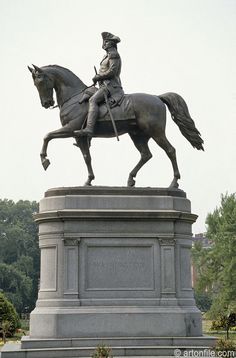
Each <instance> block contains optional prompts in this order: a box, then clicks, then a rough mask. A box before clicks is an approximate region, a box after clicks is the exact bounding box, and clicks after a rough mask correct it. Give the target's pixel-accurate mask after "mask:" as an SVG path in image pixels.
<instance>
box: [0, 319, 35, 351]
mask: <svg viewBox="0 0 236 358" xmlns="http://www.w3.org/2000/svg"><path fill="white" fill-rule="evenodd" d="M20 324H21V328H20V329H18V330H17V331H16V333H15V334H14V336H13V337H11V338H8V339H7V342H12V343H16V342H20V340H21V337H22V336H25V335H27V334H28V333H29V332H28V331H29V321H28V320H21V321H20ZM3 345H4V343H3V340H2V338H0V350H1V348H2V346H3Z"/></svg>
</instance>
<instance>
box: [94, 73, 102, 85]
mask: <svg viewBox="0 0 236 358" xmlns="http://www.w3.org/2000/svg"><path fill="white" fill-rule="evenodd" d="M99 81H101V76H100V75H96V76H94V77H93V83H94V84H95V85H96V83H97V82H99Z"/></svg>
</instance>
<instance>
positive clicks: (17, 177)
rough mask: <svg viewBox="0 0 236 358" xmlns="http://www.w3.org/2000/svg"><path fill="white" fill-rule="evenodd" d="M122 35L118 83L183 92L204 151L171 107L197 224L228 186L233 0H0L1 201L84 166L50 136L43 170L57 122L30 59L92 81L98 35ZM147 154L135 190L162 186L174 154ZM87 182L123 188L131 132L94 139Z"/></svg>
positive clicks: (235, 164)
mask: <svg viewBox="0 0 236 358" xmlns="http://www.w3.org/2000/svg"><path fill="white" fill-rule="evenodd" d="M103 31H109V32H111V33H113V34H115V35H117V36H119V37H120V38H121V42H120V43H119V45H118V50H119V53H120V56H121V58H122V72H121V80H122V84H123V88H124V90H125V92H126V93H134V92H144V93H150V94H154V95H160V94H163V93H165V92H176V93H178V94H180V95H181V96H182V97H183V98H184V99H185V101H186V103H187V105H188V107H189V111H190V114H191V116H192V118H193V119H194V121H195V124H196V127H197V128H198V130H199V131H200V132H201V135H202V138H203V139H204V146H205V151H204V152H202V151H197V150H196V149H194V148H192V146H191V145H190V143H189V142H187V140H186V139H185V138H184V137H183V136H182V134H181V133H180V131H179V129H178V127H177V126H176V125H175V123H174V122H173V121H172V119H171V117H170V115H169V112H168V116H167V127H166V135H167V138H168V140H169V141H170V142H171V143H172V145H173V146H174V147H175V148H176V151H177V160H178V164H179V169H180V172H181V180H180V189H182V190H184V191H185V192H186V193H187V197H188V198H189V199H190V200H191V204H192V212H193V213H195V214H197V215H198V216H199V218H198V220H197V222H196V223H195V224H194V225H193V232H194V233H199V232H204V231H205V230H206V226H205V219H206V216H207V214H208V213H209V212H213V210H214V209H215V208H216V206H219V205H220V198H221V194H226V193H229V194H231V193H234V192H235V191H236V185H235V183H236V148H235V137H236V66H235V64H236V1H235V0H165V1H163V0H119V2H112V1H107V0H103V1H100V2H98V1H95V0H89V1H84V0H67V1H65V0H40V1H36V0H18V1H17V0H0V47H1V56H0V64H1V77H0V78H1V81H0V103H1V110H0V120H1V142H0V148H1V175H0V198H1V199H4V198H8V199H13V200H15V201H17V200H20V199H24V200H26V199H27V200H37V201H38V200H40V199H41V198H42V197H43V195H44V192H45V191H46V190H47V189H49V188H52V187H61V186H80V185H83V184H84V182H85V180H86V178H87V169H86V166H85V163H84V161H83V158H82V155H81V153H80V151H79V150H78V149H77V148H76V147H75V146H73V139H72V138H70V139H63V140H61V139H59V140H54V141H51V142H50V144H49V148H48V157H49V159H50V161H51V165H50V167H49V168H48V170H47V171H46V172H45V171H44V169H43V168H42V166H41V163H40V157H39V154H40V150H41V146H42V141H43V137H44V136H45V134H46V133H48V132H50V131H52V130H55V129H58V128H60V126H61V125H60V121H59V111H58V109H54V110H50V109H48V110H46V109H44V108H43V107H41V104H40V101H39V96H38V92H37V90H36V88H35V87H34V86H33V82H32V78H31V75H30V72H29V71H28V69H27V66H28V65H30V66H31V64H32V63H33V64H35V65H37V66H39V67H41V66H45V65H49V64H58V65H60V66H63V67H66V68H68V69H70V70H71V71H72V72H74V73H75V74H76V75H77V76H78V77H80V78H81V79H82V80H83V81H84V82H85V83H86V84H87V85H91V84H92V81H91V79H92V77H93V76H94V69H93V66H94V65H96V66H97V67H99V63H100V61H101V59H102V57H103V55H104V51H103V50H102V47H101V46H102V39H101V32H103ZM150 149H151V152H152V154H153V158H152V159H151V160H150V161H149V162H148V163H147V164H146V165H145V166H144V167H143V168H142V169H141V170H140V172H139V173H138V175H137V178H136V186H137V187H167V186H169V184H170V183H171V181H172V168H171V163H170V161H169V159H168V157H167V156H166V154H165V153H164V152H163V151H162V149H161V148H159V147H158V146H157V145H156V143H155V142H154V141H152V140H151V141H150ZM91 154H92V160H93V168H94V172H95V176H96V179H95V181H94V185H105V186H106V185H107V186H126V182H127V178H128V174H129V172H130V171H131V170H132V168H133V167H134V166H135V164H136V163H137V162H138V160H139V153H138V151H137V150H136V148H135V147H134V145H133V143H132V142H131V140H130V138H129V136H128V135H124V136H122V137H120V142H117V141H116V139H115V138H111V139H99V138H97V139H93V142H92V147H91Z"/></svg>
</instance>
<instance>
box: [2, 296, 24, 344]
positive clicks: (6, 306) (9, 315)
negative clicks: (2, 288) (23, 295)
mask: <svg viewBox="0 0 236 358" xmlns="http://www.w3.org/2000/svg"><path fill="white" fill-rule="evenodd" d="M7 322H8V323H7ZM19 327H20V321H19V317H18V315H17V313H16V310H15V308H14V306H13V304H12V303H11V302H9V301H8V300H7V298H6V297H5V295H4V294H3V293H1V292H0V336H2V337H3V338H4V336H9V337H11V336H13V334H14V333H15V331H16V329H17V328H19Z"/></svg>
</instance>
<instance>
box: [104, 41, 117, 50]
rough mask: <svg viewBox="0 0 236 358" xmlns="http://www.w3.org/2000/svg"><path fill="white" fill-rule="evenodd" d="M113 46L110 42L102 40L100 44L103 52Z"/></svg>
mask: <svg viewBox="0 0 236 358" xmlns="http://www.w3.org/2000/svg"><path fill="white" fill-rule="evenodd" d="M113 46H114V42H113V41H110V40H104V41H103V44H102V48H103V50H108V49H109V48H111V47H113Z"/></svg>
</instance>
